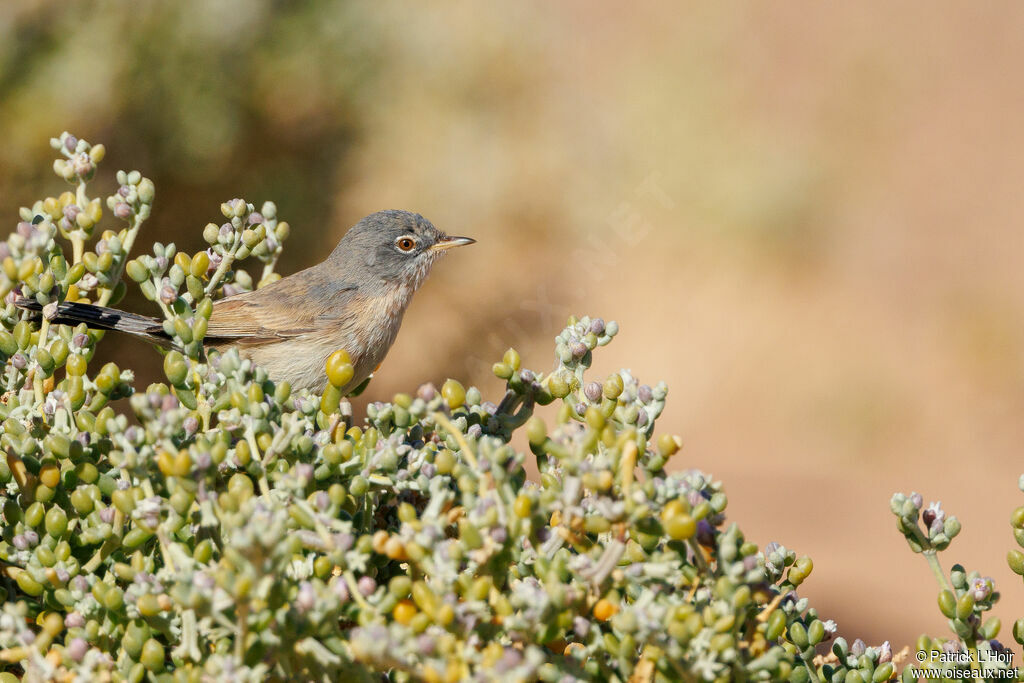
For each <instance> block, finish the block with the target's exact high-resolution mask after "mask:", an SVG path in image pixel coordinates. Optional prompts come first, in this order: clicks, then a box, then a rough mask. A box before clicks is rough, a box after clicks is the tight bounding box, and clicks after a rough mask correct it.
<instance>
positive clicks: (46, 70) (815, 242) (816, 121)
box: [0, 0, 1024, 646]
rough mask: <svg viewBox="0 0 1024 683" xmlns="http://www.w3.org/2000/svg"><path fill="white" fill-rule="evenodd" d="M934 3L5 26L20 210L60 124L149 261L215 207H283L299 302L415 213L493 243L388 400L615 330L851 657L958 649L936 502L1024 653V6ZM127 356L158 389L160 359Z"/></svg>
mask: <svg viewBox="0 0 1024 683" xmlns="http://www.w3.org/2000/svg"><path fill="white" fill-rule="evenodd" d="M929 8H930V9H931V11H929V12H921V11H920V7H918V6H914V5H910V4H908V5H902V6H901V5H898V4H897V5H892V4H889V3H884V4H883V3H881V2H865V3H827V4H822V3H815V2H809V1H804V0H800V1H793V2H788V3H782V4H770V5H768V4H754V5H750V4H748V3H739V2H732V1H727V2H717V3H712V4H704V5H700V6H697V5H694V6H690V7H682V6H680V5H678V4H676V3H668V2H664V3H651V4H637V3H629V5H628V7H627V6H626V5H618V4H612V3H608V4H598V3H592V2H583V0H578V1H567V2H561V3H544V2H539V1H537V0H533V1H530V2H520V3H462V2H455V1H446V2H438V3H431V4H430V6H429V7H427V6H426V5H423V4H415V5H411V4H406V3H402V4H398V3H390V2H384V3H348V2H344V3H343V2H340V1H339V2H332V1H329V0H324V1H319V2H305V3H286V2H279V1H270V0H246V1H244V2H243V1H241V0H239V1H237V2H232V1H227V0H213V1H211V0H178V1H177V2H174V3H160V2H146V1H142V2H135V3H131V4H125V3H121V2H115V1H114V0H107V1H103V0H97V1H93V2H81V3H67V2H60V1H59V0H34V1H22V0H13V1H12V0H7V1H5V2H4V3H2V5H0V130H2V131H3V142H2V144H0V216H5V217H6V220H7V221H9V223H8V225H9V228H11V229H13V227H14V225H15V223H16V222H17V207H18V206H21V205H27V204H30V203H31V202H32V201H34V200H35V199H37V198H42V196H44V194H43V193H45V194H57V193H59V192H60V191H62V190H63V187H62V181H59V180H58V179H57V178H56V177H55V176H54V175H53V173H52V171H51V170H50V165H51V161H52V158H53V152H52V150H51V149H50V148H49V145H48V140H49V138H50V137H51V136H54V135H58V134H59V133H60V132H61V131H62V130H69V131H71V132H73V133H74V134H76V135H78V136H80V137H84V138H86V139H88V140H89V141H91V142H103V143H105V145H106V146H107V149H108V154H107V160H106V161H105V162H104V164H103V165H102V166H101V173H100V176H99V178H100V180H99V181H97V183H96V184H95V186H94V187H95V188H98V189H99V190H102V191H103V193H104V194H106V193H109V192H110V191H112V190H113V189H114V180H113V174H114V171H115V170H116V169H118V168H128V169H131V168H137V169H140V170H141V171H142V172H143V173H144V174H145V175H147V176H149V177H151V178H152V179H153V180H154V181H155V183H156V187H157V204H156V209H155V213H154V217H153V218H152V220H151V221H150V222H149V223H148V224H147V226H146V227H145V228H144V232H143V236H142V239H141V240H140V241H141V243H142V244H143V245H145V246H144V247H143V248H148V244H149V242H151V241H153V240H161V241H165V242H166V241H174V242H176V243H177V244H178V245H179V247H181V248H183V249H185V250H187V251H189V252H193V251H194V250H196V249H197V248H199V246H200V245H201V244H202V241H201V231H202V226H203V225H205V224H206V223H207V222H208V221H211V220H212V221H218V222H219V205H220V202H222V201H224V200H227V199H230V198H232V197H235V196H242V197H245V198H246V199H248V200H249V201H251V202H254V203H256V204H257V205H258V204H259V203H261V202H262V201H263V200H265V199H273V200H274V201H276V202H277V203H278V206H279V215H281V216H282V217H283V218H285V219H287V220H289V222H291V224H292V226H293V231H292V237H291V239H290V242H289V243H288V244H287V245H286V249H285V257H284V259H283V261H282V267H281V270H282V271H283V272H284V273H285V274H287V273H289V272H293V271H294V270H297V269H299V268H301V267H304V266H306V265H310V264H312V263H313V262H316V261H318V260H320V259H321V258H322V257H323V256H325V255H326V254H327V252H328V251H329V249H330V248H332V247H333V245H334V244H335V243H336V242H337V240H338V239H339V238H340V237H341V235H342V234H343V233H344V231H345V229H346V228H347V226H349V225H351V224H352V223H354V222H355V221H356V220H358V219H359V218H360V217H362V216H363V215H365V214H368V213H371V212H373V211H375V210H378V209H383V208H405V209H412V210H416V211H419V212H421V213H423V214H424V215H425V216H427V217H428V218H430V219H431V220H432V221H433V222H434V223H435V224H437V225H438V226H439V227H441V228H442V229H444V230H446V231H448V232H451V233H454V234H467V235H471V236H473V237H476V238H477V239H478V240H479V243H478V244H477V245H475V246H473V247H471V248H469V249H466V250H459V251H457V252H453V253H451V254H450V255H449V256H448V257H447V258H446V259H445V260H444V261H443V262H442V263H441V264H439V265H438V266H437V267H436V268H435V270H434V274H433V275H432V277H431V278H430V280H429V282H428V283H427V285H426V286H425V287H424V290H423V291H422V292H421V293H420V294H419V295H418V297H417V299H416V301H415V302H414V303H413V305H412V307H411V310H410V312H409V313H408V315H407V316H406V322H405V325H404V327H403V330H402V334H401V335H400V336H399V339H398V342H397V343H396V345H395V347H394V348H393V350H392V352H391V354H390V356H389V359H388V361H387V362H386V363H385V365H384V366H383V368H382V369H381V371H380V372H379V373H378V376H377V378H376V379H375V381H374V382H373V384H372V385H371V387H370V389H369V392H368V395H367V396H366V397H365V398H364V399H363V400H364V401H365V400H367V399H368V400H375V399H385V398H388V397H389V396H391V394H393V393H394V392H395V391H398V390H414V389H415V388H416V387H417V386H418V385H419V384H420V383H422V382H426V381H434V382H441V381H443V380H444V379H445V378H446V377H448V376H452V377H458V378H461V379H463V380H464V381H466V382H467V383H468V382H474V383H478V384H479V385H480V386H481V387H482V388H483V389H484V390H485V393H489V394H490V395H496V394H497V392H498V391H499V390H500V385H499V383H498V381H497V380H496V379H495V378H494V377H493V376H491V375H490V371H489V369H490V365H491V363H492V362H494V361H495V360H497V359H498V358H499V357H500V354H501V353H502V351H503V350H504V349H505V348H506V347H508V346H515V347H517V348H518V349H519V351H520V352H521V353H522V355H523V358H524V359H525V363H526V364H527V365H529V366H531V367H534V368H537V369H542V370H543V369H547V368H548V367H549V364H550V363H551V362H552V355H551V354H552V349H553V344H552V341H553V337H554V335H555V334H556V333H557V332H558V331H559V330H560V329H561V326H562V325H563V324H564V321H565V318H566V317H567V316H568V315H569V314H571V313H580V314H582V313H589V314H591V315H600V316H603V317H605V318H606V319H616V320H618V321H619V322H620V324H621V329H622V332H621V333H620V335H619V337H618V338H617V339H616V341H615V343H614V344H612V345H611V346H610V347H608V348H607V349H605V350H603V351H602V353H601V354H600V355H599V356H598V357H597V362H596V370H597V371H598V372H600V373H602V374H603V373H607V372H609V371H611V370H613V369H617V368H619V367H629V368H631V369H632V370H633V371H634V373H635V374H637V375H638V376H639V377H640V378H641V379H642V380H644V381H647V382H650V383H652V384H653V383H654V382H657V381H658V380H665V381H667V382H668V384H669V386H670V394H669V401H668V407H667V409H666V412H665V415H664V416H663V417H662V419H661V422H660V424H659V427H660V429H661V430H663V431H671V432H675V433H678V434H680V435H682V437H683V438H684V440H685V442H686V447H685V448H684V450H683V451H682V452H681V453H680V454H679V455H677V456H675V459H674V460H673V465H674V466H675V467H697V468H700V469H702V470H705V471H708V472H711V473H713V474H714V475H715V477H716V478H718V479H721V480H723V481H724V482H725V485H726V490H727V492H728V493H729V494H730V501H731V504H730V508H729V511H728V513H729V515H730V518H731V519H732V520H734V521H737V522H739V524H740V525H741V527H742V528H743V529H744V530H745V531H746V534H747V536H748V538H750V539H751V540H753V541H755V542H757V543H758V544H759V545H761V546H762V547H763V545H764V544H766V543H767V542H769V541H778V542H780V543H782V544H784V545H785V546H787V547H790V548H793V549H795V550H796V551H797V552H798V553H800V554H804V553H807V554H810V555H811V556H812V557H813V558H814V560H815V570H814V573H813V575H812V576H811V578H810V580H809V581H808V582H807V583H806V584H805V585H804V587H803V588H802V589H801V592H802V593H803V594H805V595H808V596H810V597H811V598H812V600H813V603H814V604H815V605H816V606H817V607H818V609H819V611H820V612H821V614H822V615H823V616H827V617H831V618H834V619H835V620H836V621H837V622H838V623H839V627H840V632H841V633H842V634H843V635H845V636H847V637H848V638H854V637H858V636H859V637H862V638H864V639H866V640H869V641H874V642H878V641H881V640H884V639H889V640H891V641H893V644H894V645H896V646H902V645H907V644H910V643H912V642H913V639H914V638H915V637H916V636H917V635H918V634H919V633H920V632H922V631H928V632H929V633H931V634H932V635H946V625H945V620H944V619H943V618H942V617H941V615H940V614H939V612H938V610H937V608H936V606H935V596H936V593H937V587H936V586H935V584H934V581H933V580H932V578H931V575H930V573H929V571H928V568H927V566H926V563H925V561H924V559H923V558H921V557H919V556H915V555H912V554H911V553H910V551H909V550H908V549H907V548H906V544H905V542H904V540H903V538H902V537H901V536H900V534H899V533H898V532H897V531H896V529H895V518H893V517H892V515H891V514H890V513H889V511H888V500H889V497H890V496H891V494H892V493H893V492H895V491H904V492H908V493H909V492H910V491H911V490H917V491H920V492H921V493H922V494H923V495H924V497H925V500H926V501H930V500H941V501H942V503H943V506H944V508H945V509H946V510H947V511H948V512H949V513H952V514H955V515H957V516H958V517H959V518H960V519H961V520H962V522H963V525H964V531H963V533H962V534H961V536H960V537H959V538H958V539H956V541H955V542H954V544H953V546H952V549H951V550H950V551H948V552H947V553H946V554H944V555H942V556H941V559H942V562H943V565H944V566H945V567H947V568H948V567H949V565H950V564H951V563H952V562H954V561H959V562H961V563H963V564H964V565H965V566H966V567H967V568H968V569H969V570H974V569H977V570H980V571H981V572H982V573H983V574H987V575H991V576H992V577H994V578H995V580H996V582H997V586H998V587H999V588H1001V589H1002V592H1003V602H1002V603H1001V609H1000V610H999V611H998V613H999V614H1000V615H1001V616H1002V618H1003V623H1004V624H1006V625H1007V626H1006V629H1005V631H1004V633H1002V634H1000V635H1001V638H1002V640H1003V641H1004V642H1006V641H1009V642H1011V643H1012V638H1011V637H1010V634H1009V633H1008V631H1009V624H1010V623H1012V620H1013V619H1014V618H1016V617H1018V616H1020V612H1021V611H1022V610H1021V606H1022V605H1024V589H1022V586H1021V581H1020V579H1019V578H1018V577H1016V576H1014V575H1013V574H1012V573H1011V572H1010V571H1009V569H1008V568H1007V566H1006V562H1005V559H1004V558H1005V553H1006V551H1007V550H1008V549H1009V548H1010V547H1011V546H1012V545H1013V540H1012V536H1011V530H1010V527H1009V523H1008V522H1009V515H1010V512H1011V511H1012V509H1013V508H1014V507H1016V506H1017V505H1019V504H1021V503H1022V502H1024V497H1022V494H1021V493H1020V492H1019V491H1017V489H1016V480H1017V476H1018V475H1019V474H1020V472H1021V471H1022V470H1024V466H1022V464H1021V450H1022V444H1024V420H1022V419H1021V417H1022V416H1024V268H1022V267H1021V264H1022V262H1024V239H1022V235H1024V233H1022V231H1021V216H1022V215H1024V192H1022V191H1021V190H1020V182H1021V179H1022V178H1024V127H1022V126H1021V125H1020V121H1021V119H1022V117H1024V79H1021V78H1020V68H1019V67H1020V64H1021V63H1022V57H1024V43H1022V41H1021V40H1020V36H1021V31H1022V30H1024V5H1020V4H1016V3H970V2H958V3H951V2H946V3H940V5H932V6H929ZM94 192H97V190H94ZM123 305H124V306H125V307H132V308H134V309H135V310H139V311H148V307H151V306H152V304H148V303H147V302H145V301H144V300H143V299H141V297H138V298H134V299H129V300H127V301H126V302H125V303H124V304H123ZM152 312H155V311H152ZM104 346H105V348H106V351H105V352H106V353H107V354H108V355H109V356H111V357H117V358H119V359H120V361H121V362H122V364H124V365H130V366H132V367H147V366H148V367H150V368H152V371H151V372H150V374H148V375H147V374H146V372H145V371H143V372H140V376H141V377H140V379H141V381H142V382H143V383H145V382H148V381H153V380H155V379H156V378H157V376H158V372H159V366H158V363H157V359H158V357H157V356H156V354H155V352H153V351H152V350H151V349H149V348H148V347H145V346H139V345H137V344H135V343H134V342H131V341H124V340H115V339H114V338H113V337H110V338H108V343H106V344H105V345H104ZM125 359H128V360H125Z"/></svg>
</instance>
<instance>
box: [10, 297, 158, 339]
mask: <svg viewBox="0 0 1024 683" xmlns="http://www.w3.org/2000/svg"><path fill="white" fill-rule="evenodd" d="M14 305H15V306H17V307H18V308H21V309H24V310H27V311H35V312H38V313H39V317H43V316H45V317H46V318H48V319H49V320H50V322H51V323H54V324H56V325H78V324H80V323H85V324H86V325H87V326H88V327H89V328H90V329H93V330H116V331H118V332H124V333H125V334H130V335H132V336H134V337H138V338H140V339H145V340H146V341H148V342H150V343H153V344H159V345H161V346H165V347H170V346H171V345H172V344H171V339H170V337H168V336H167V333H166V332H164V329H163V324H162V323H161V322H160V320H158V319H157V318H151V317H149V316H145V315H139V314H138V313H129V312H128V311H121V310H118V309H116V308H107V307H106V306H96V305H95V304H82V303H72V302H69V301H63V302H61V303H58V304H56V305H55V306H53V307H52V309H51V307H50V306H47V307H46V310H44V307H43V306H42V305H40V304H39V302H37V301H35V300H34V299H18V300H17V301H15V302H14Z"/></svg>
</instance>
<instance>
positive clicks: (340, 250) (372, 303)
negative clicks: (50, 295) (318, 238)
mask: <svg viewBox="0 0 1024 683" xmlns="http://www.w3.org/2000/svg"><path fill="white" fill-rule="evenodd" d="M474 242H476V240H474V239H472V238H469V237H451V236H448V235H446V234H445V233H443V232H441V231H440V230H438V229H437V228H435V227H434V225H433V224H432V223H431V222H430V221H428V220H427V219H426V218H424V217H423V216H421V215H420V214H418V213H413V212H410V211H398V210H389V211H378V212H377V213H373V214H370V215H369V216H366V217H365V218H363V219H362V220H360V221H359V222H358V223H356V224H355V225H354V226H352V227H351V228H349V230H348V231H347V232H346V233H345V235H344V236H343V237H342V239H341V241H340V242H339V243H338V246H337V247H335V249H334V250H333V251H332V252H331V253H330V255H329V256H328V257H327V258H326V259H325V260H324V261H322V262H321V263H318V264H317V265H315V266H312V267H310V268H306V269H305V270H301V271H299V272H297V273H293V274H292V275H289V276H287V277H283V278H281V279H280V280H277V281H275V282H271V283H269V284H267V285H265V286H263V287H261V288H260V289H256V290H253V291H251V292H243V293H240V294H236V295H233V296H229V297H225V298H223V299H219V300H217V301H215V302H213V312H212V313H211V315H210V319H209V324H208V326H207V331H206V336H205V337H204V339H203V344H204V346H205V347H206V348H207V349H211V348H212V349H216V350H217V351H219V352H224V351H227V350H229V349H237V350H238V353H239V355H240V356H241V357H243V358H249V359H251V360H252V361H253V362H254V363H256V364H257V365H259V366H261V367H263V368H264V369H265V370H266V371H267V373H268V375H269V377H270V378H271V380H273V381H275V382H281V381H287V382H288V383H289V384H290V385H291V387H292V388H293V389H302V388H307V389H310V390H312V391H315V392H320V391H322V390H323V389H324V387H325V386H326V381H327V376H326V373H325V365H326V362H327V359H328V357H329V356H330V355H331V354H332V353H334V352H335V351H337V350H339V349H344V350H345V351H346V352H347V353H348V354H349V357H350V359H351V364H352V368H353V370H354V373H353V375H352V379H351V380H350V381H349V382H348V383H347V384H345V385H344V386H342V387H339V388H340V390H341V392H342V394H343V395H344V394H346V393H349V392H351V391H352V390H353V389H355V388H357V387H359V386H360V385H361V384H362V383H363V382H364V381H365V380H366V379H367V378H368V377H369V376H370V374H371V373H373V372H374V371H375V370H376V369H377V368H378V367H379V366H380V364H381V362H382V361H383V360H384V357H385V356H386V355H387V352H388V350H389V349H390V348H391V345H392V344H393V343H394V341H395V338H396V337H397V336H398V330H399V327H401V324H402V317H403V316H404V314H405V311H406V309H407V308H408V306H409V303H410V301H411V300H412V297H413V294H415V293H416V290H418V289H419V288H420V286H421V285H422V284H423V282H424V280H425V279H426V278H427V275H428V274H429V273H430V270H431V267H432V266H433V265H434V263H435V262H436V261H437V259H438V258H439V257H440V256H441V255H442V254H444V253H445V252H446V251H448V250H449V249H451V248H453V247H459V246H463V245H468V244H473V243H474ZM16 305H18V306H19V307H21V308H24V309H29V310H34V311H40V312H42V315H45V316H46V317H47V318H48V319H49V320H50V321H51V323H54V324H61V325H78V324H80V323H85V324H86V325H87V326H88V327H90V328H92V329H99V330H115V331H118V332H124V333H127V334H129V335H132V336H134V337H136V338H139V339H143V340H145V341H148V342H150V343H153V344H156V345H157V346H160V347H163V348H173V346H174V343H173V340H172V339H171V337H170V336H169V335H168V334H167V333H166V332H165V331H164V328H163V321H162V320H160V319H159V318H155V317H150V316H145V315H139V314H137V313H131V312H128V311H122V310H118V309H115V308H108V307H105V306H97V305H94V304H88V303H77V302H61V303H58V304H57V305H56V306H53V305H50V306H48V307H45V308H44V307H42V306H41V305H40V304H39V303H38V302H36V301H35V300H34V299H19V300H18V301H17V302H16Z"/></svg>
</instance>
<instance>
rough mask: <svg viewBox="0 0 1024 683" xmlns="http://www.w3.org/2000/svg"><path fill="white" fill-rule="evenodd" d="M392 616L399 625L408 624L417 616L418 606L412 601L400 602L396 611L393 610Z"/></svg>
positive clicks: (396, 606)
mask: <svg viewBox="0 0 1024 683" xmlns="http://www.w3.org/2000/svg"><path fill="white" fill-rule="evenodd" d="M391 616H392V617H393V618H394V620H395V621H397V622H398V623H399V624H403V625H405V624H408V623H409V622H410V621H412V618H413V617H415V616H416V605H415V604H413V601H412V600H408V599H406V600H399V601H398V604H397V605H395V609H393V610H391Z"/></svg>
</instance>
